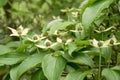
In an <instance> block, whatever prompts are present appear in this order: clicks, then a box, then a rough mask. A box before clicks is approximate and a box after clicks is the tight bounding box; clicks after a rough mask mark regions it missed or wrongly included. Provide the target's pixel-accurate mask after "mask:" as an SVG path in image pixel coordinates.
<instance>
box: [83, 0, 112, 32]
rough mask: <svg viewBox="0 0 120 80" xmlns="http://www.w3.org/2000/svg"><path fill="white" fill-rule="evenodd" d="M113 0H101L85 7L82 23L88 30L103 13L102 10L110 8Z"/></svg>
mask: <svg viewBox="0 0 120 80" xmlns="http://www.w3.org/2000/svg"><path fill="white" fill-rule="evenodd" d="M112 2H113V0H99V1H97V2H96V3H94V4H93V5H91V6H89V7H87V8H86V9H85V11H84V13H83V15H82V24H83V26H84V27H85V29H86V30H87V29H89V26H90V25H91V23H92V22H93V21H94V20H95V18H96V17H97V16H98V15H99V14H100V13H101V11H102V10H103V9H105V8H108V7H109V5H110V4H111V3H112Z"/></svg>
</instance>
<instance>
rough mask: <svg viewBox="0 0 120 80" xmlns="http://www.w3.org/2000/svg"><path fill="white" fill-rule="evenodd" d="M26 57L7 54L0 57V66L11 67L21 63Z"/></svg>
mask: <svg viewBox="0 0 120 80" xmlns="http://www.w3.org/2000/svg"><path fill="white" fill-rule="evenodd" d="M26 57H27V55H25V54H16V53H8V54H4V55H1V56H0V64H6V65H13V64H16V63H19V62H21V61H22V60H23V59H25V58H26Z"/></svg>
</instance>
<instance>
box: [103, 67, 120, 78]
mask: <svg viewBox="0 0 120 80" xmlns="http://www.w3.org/2000/svg"><path fill="white" fill-rule="evenodd" d="M102 76H104V77H105V78H106V79H107V80H120V73H118V72H116V71H114V70H112V69H104V70H103V71H102Z"/></svg>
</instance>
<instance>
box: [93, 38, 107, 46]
mask: <svg viewBox="0 0 120 80" xmlns="http://www.w3.org/2000/svg"><path fill="white" fill-rule="evenodd" d="M91 45H92V46H93V47H96V48H102V47H108V45H109V42H108V41H97V40H96V39H93V40H92V41H91Z"/></svg>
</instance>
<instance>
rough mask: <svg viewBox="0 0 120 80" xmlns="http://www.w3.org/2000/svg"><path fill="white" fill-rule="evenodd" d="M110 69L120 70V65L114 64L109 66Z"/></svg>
mask: <svg viewBox="0 0 120 80" xmlns="http://www.w3.org/2000/svg"><path fill="white" fill-rule="evenodd" d="M111 69H112V70H116V71H120V65H117V66H114V67H113V68H111Z"/></svg>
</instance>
